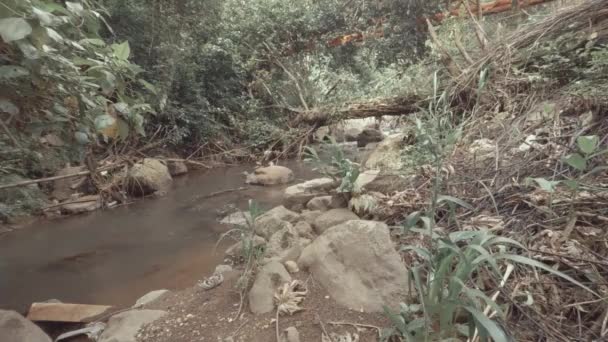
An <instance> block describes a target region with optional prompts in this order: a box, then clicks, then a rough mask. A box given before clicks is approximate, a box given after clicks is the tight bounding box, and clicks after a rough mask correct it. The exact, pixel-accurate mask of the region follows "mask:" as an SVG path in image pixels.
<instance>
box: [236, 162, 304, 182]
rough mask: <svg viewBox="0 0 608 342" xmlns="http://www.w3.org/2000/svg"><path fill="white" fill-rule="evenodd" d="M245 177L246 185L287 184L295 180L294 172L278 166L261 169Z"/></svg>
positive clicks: (246, 174)
mask: <svg viewBox="0 0 608 342" xmlns="http://www.w3.org/2000/svg"><path fill="white" fill-rule="evenodd" d="M245 176H246V179H245V183H247V184H257V185H277V184H287V183H289V182H291V181H292V180H293V179H294V176H293V171H291V170H290V169H289V168H286V167H285V166H278V165H271V166H267V167H261V168H258V169H256V170H255V171H253V173H245Z"/></svg>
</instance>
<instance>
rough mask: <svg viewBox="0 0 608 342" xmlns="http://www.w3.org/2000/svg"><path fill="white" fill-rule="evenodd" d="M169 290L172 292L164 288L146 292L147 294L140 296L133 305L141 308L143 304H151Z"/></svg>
mask: <svg viewBox="0 0 608 342" xmlns="http://www.w3.org/2000/svg"><path fill="white" fill-rule="evenodd" d="M169 292H170V291H169V290H164V289H163V290H154V291H150V292H148V293H146V294H145V295H143V296H141V298H139V299H138V300H137V301H136V302H135V305H133V308H141V307H142V306H145V305H148V304H151V303H152V302H155V301H157V300H159V299H160V298H161V297H162V296H164V295H166V294H167V293H169Z"/></svg>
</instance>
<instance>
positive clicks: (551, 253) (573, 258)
mask: <svg viewBox="0 0 608 342" xmlns="http://www.w3.org/2000/svg"><path fill="white" fill-rule="evenodd" d="M528 251H530V252H535V253H542V254H547V255H553V256H557V257H560V258H566V259H571V260H577V261H582V262H588V263H591V264H597V265H603V266H608V262H605V261H600V260H589V259H583V258H578V257H575V256H571V255H566V254H560V253H553V252H547V251H541V250H538V249H528Z"/></svg>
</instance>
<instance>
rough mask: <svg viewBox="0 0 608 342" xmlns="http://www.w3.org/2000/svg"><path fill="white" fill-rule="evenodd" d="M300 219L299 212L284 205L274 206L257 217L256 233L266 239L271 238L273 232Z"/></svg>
mask: <svg viewBox="0 0 608 342" xmlns="http://www.w3.org/2000/svg"><path fill="white" fill-rule="evenodd" d="M299 219H300V215H298V213H296V212H293V211H291V210H289V209H287V208H285V207H284V206H278V207H276V208H273V209H271V210H269V211H267V212H265V213H264V214H262V215H260V216H259V217H258V218H256V220H255V223H254V230H255V233H256V234H258V235H260V236H262V237H263V238H265V239H269V238H270V237H271V236H272V234H274V233H276V232H277V231H279V230H281V229H283V228H285V227H286V226H287V225H289V224H290V223H295V222H297V221H298V220H299Z"/></svg>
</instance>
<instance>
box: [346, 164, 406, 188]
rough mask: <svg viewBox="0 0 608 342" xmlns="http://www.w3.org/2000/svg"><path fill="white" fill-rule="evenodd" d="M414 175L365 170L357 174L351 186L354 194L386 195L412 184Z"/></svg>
mask: <svg viewBox="0 0 608 342" xmlns="http://www.w3.org/2000/svg"><path fill="white" fill-rule="evenodd" d="M414 177H415V175H412V176H406V175H401V174H399V173H396V172H386V171H382V170H378V169H376V170H366V171H363V172H361V173H360V174H359V176H358V177H357V179H356V180H355V183H354V185H353V187H354V192H355V193H362V192H379V193H381V194H388V193H390V192H394V191H403V190H405V189H407V188H408V187H411V186H412V184H413V178H414Z"/></svg>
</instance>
